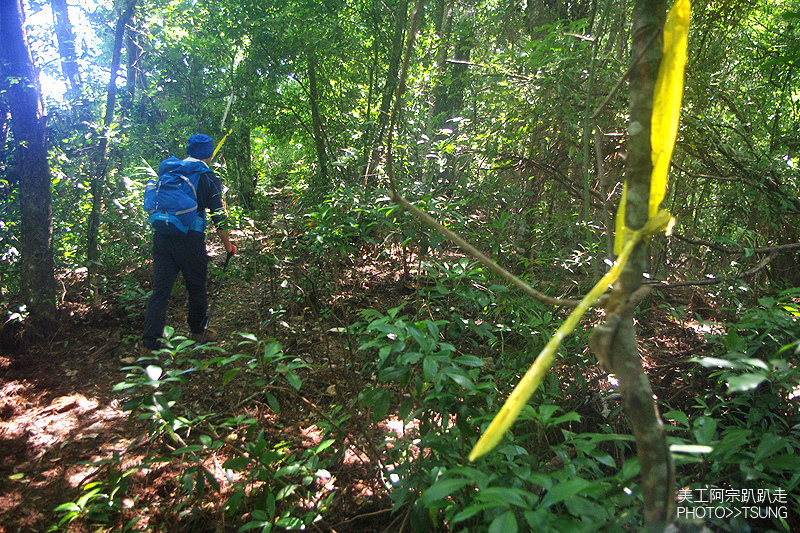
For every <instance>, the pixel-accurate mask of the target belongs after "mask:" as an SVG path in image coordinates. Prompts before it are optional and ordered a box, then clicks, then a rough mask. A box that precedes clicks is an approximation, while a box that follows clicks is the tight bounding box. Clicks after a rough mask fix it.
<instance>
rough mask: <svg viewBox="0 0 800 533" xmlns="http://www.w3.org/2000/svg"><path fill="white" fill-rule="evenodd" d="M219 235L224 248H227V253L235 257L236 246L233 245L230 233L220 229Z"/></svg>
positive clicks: (218, 230)
mask: <svg viewBox="0 0 800 533" xmlns="http://www.w3.org/2000/svg"><path fill="white" fill-rule="evenodd" d="M217 235H219V238H220V240H221V241H222V244H223V246H225V251H226V252H228V253H229V254H231V255H235V254H236V246H234V245H233V243H232V242H231V236H230V234H229V233H228V230H225V229H219V228H218V229H217Z"/></svg>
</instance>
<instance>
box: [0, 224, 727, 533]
mask: <svg viewBox="0 0 800 533" xmlns="http://www.w3.org/2000/svg"><path fill="white" fill-rule="evenodd" d="M250 243H251V244H252V245H257V244H258V241H257V240H252V239H251V241H250ZM210 253H212V254H215V257H212V261H214V262H215V263H219V262H220V261H221V255H222V254H221V252H220V250H219V248H218V247H217V248H214V247H212V248H211V249H210ZM246 258H247V255H246V254H243V258H242V259H239V258H235V259H234V263H232V265H233V264H235V262H236V261H245V260H246ZM359 264H360V266H359V268H360V269H361V270H362V272H361V273H360V274H359V276H355V278H358V282H357V283H354V284H353V285H352V286H351V287H350V289H349V290H348V291H346V292H347V293H346V294H340V295H338V298H341V299H343V300H344V303H343V304H342V305H343V306H345V307H347V308H348V309H349V313H350V316H351V317H356V316H357V313H358V311H359V310H361V309H368V308H376V309H388V308H390V307H392V306H393V304H394V305H396V303H397V302H400V301H402V299H403V298H404V297H406V296H407V295H408V293H409V292H410V290H409V289H408V287H407V286H405V285H406V282H403V281H401V280H400V274H401V272H398V271H397V269H396V268H392V266H391V265H390V264H388V263H385V262H384V263H380V262H378V261H377V260H376V261H369V260H368V261H364V262H360V263H359ZM396 264H397V263H395V265H396ZM243 266H244V265H238V267H239V268H240V269H242V267H243ZM147 268H148V266H147V265H144V266H143V267H142V273H141V275H142V276H145V279H147V278H146V277H147V276H148V275H149V274H148V272H147ZM240 272H241V270H240ZM355 278H354V279H355ZM246 279H247V277H246V276H238V277H237V276H235V275H234V276H230V277H229V278H228V279H226V281H225V285H224V286H223V288H222V290H221V293H220V296H219V299H218V300H217V302H216V310H215V315H214V317H213V318H212V324H211V326H212V327H214V328H216V329H217V331H218V332H219V334H220V338H221V340H220V342H219V344H220V345H222V346H227V347H231V348H232V347H234V346H235V343H236V338H235V333H234V332H237V331H243V332H253V333H256V334H261V335H263V336H265V337H267V336H274V337H276V338H277V340H278V341H279V342H280V343H281V344H282V345H283V347H284V351H285V353H287V354H291V355H295V356H297V357H301V358H303V359H304V360H313V361H317V362H322V361H325V362H326V364H317V365H313V366H312V370H311V371H310V372H309V373H306V374H305V375H304V376H303V389H302V391H303V395H302V396H300V395H295V396H291V395H289V396H286V397H283V398H280V400H281V402H282V403H285V404H287V405H293V406H294V407H293V408H286V409H282V411H281V414H280V420H275V418H274V415H272V414H268V413H266V409H265V410H264V411H265V412H264V413H263V416H264V417H265V419H268V417H269V416H272V417H273V418H269V420H272V421H273V422H274V424H273V425H272V426H271V428H272V429H271V431H273V432H275V438H285V439H287V440H288V441H290V442H293V443H295V444H296V445H297V446H298V447H302V446H303V445H304V443H305V445H308V444H309V443H312V442H315V439H316V438H317V437H318V435H316V434H315V432H316V431H317V430H318V428H316V426H315V425H314V422H313V420H314V418H315V415H316V413H315V412H313V411H314V410H315V409H317V406H318V405H322V406H326V405H328V404H329V403H330V402H331V401H332V397H333V396H336V397H337V400H338V401H339V402H340V403H341V402H343V401H344V400H343V399H342V396H346V395H348V394H350V395H354V394H357V393H358V391H357V390H352V388H351V387H348V386H347V384H346V383H343V381H342V379H343V377H342V376H341V375H337V371H336V365H335V364H331V361H335V360H337V358H339V357H341V356H343V352H344V351H345V350H346V349H347V348H346V341H345V339H343V338H341V337H342V336H341V335H339V336H337V335H336V334H331V333H329V331H332V330H333V329H334V328H337V327H340V326H342V323H341V318H340V317H339V318H337V317H336V316H329V317H328V318H327V319H322V318H320V317H319V316H314V314H313V313H312V312H311V311H309V310H308V309H305V308H298V309H296V310H295V312H294V313H290V316H287V317H286V319H285V320H284V321H281V322H280V325H276V324H273V327H272V328H271V329H270V331H263V330H262V325H263V322H264V310H265V308H266V305H267V304H265V301H266V300H268V299H269V297H270V295H269V292H270V287H269V286H268V285H267V284H265V283H264V280H263V279H259V277H258V276H254V277H251V278H250V279H251V281H247V280H246ZM179 283H180V280H179ZM215 289H216V279H213V278H212V279H210V280H209V298H211V297H213V293H214V290H215ZM685 296H686V301H682V302H678V301H676V302H671V304H673V305H679V304H685V305H689V306H692V305H694V306H695V307H697V306H703V305H704V304H702V302H701V301H700V300H698V299H697V298H695V299H694V300H692V299H691V298H690V293H688V292H687V293H685ZM67 300H69V297H68V298H67ZM184 305H185V294H183V295H182V294H181V293H180V291H177V292H176V294H175V295H173V299H172V301H171V304H170V310H169V323H170V324H171V325H173V326H175V328H176V330H178V331H181V328H183V329H185V325H184V322H183V316H184V311H183V306H184ZM63 307H64V312H65V313H67V314H68V315H69V317H68V318H67V319H65V320H64V321H63V325H62V327H61V329H60V330H58V331H57V332H55V334H54V335H52V336H51V337H49V338H47V339H45V340H42V339H40V340H38V341H35V342H31V343H28V344H25V345H23V346H20V347H18V348H19V349H18V350H16V351H14V352H13V353H4V354H2V355H0V532H2V533H16V532H43V531H46V530H47V529H48V528H49V527H50V526H52V525H53V524H55V523H57V521H58V518H59V514H58V513H55V512H54V509H55V508H56V507H57V506H58V505H60V504H63V503H65V502H70V501H76V499H77V498H78V497H79V496H80V495H81V493H82V492H81V487H82V486H84V485H85V484H86V483H87V482H91V481H93V480H94V479H95V477H96V476H97V475H98V472H99V470H98V466H97V465H96V464H93V463H97V462H98V461H100V460H110V459H112V458H113V457H114V454H115V453H116V454H122V453H123V452H124V451H125V450H126V448H128V447H129V446H130V445H131V444H132V443H133V442H134V439H135V438H137V437H138V436H140V435H142V434H144V433H146V430H145V429H144V427H143V425H142V424H141V423H136V422H131V421H129V420H128V416H127V415H128V413H126V412H125V411H123V409H122V403H123V401H124V400H123V399H122V398H121V395H120V393H118V392H115V391H114V390H113V389H114V385H115V384H117V383H119V382H120V381H122V380H123V378H124V377H125V371H124V370H121V369H122V368H123V367H125V366H126V361H128V362H129V361H132V359H130V358H135V357H137V356H138V350H137V348H136V344H135V343H136V340H137V338H138V335H139V332H140V328H141V322H142V317H141V313H139V314H135V315H134V316H130V315H129V314H128V313H127V312H125V311H123V310H122V309H121V308H120V307H119V306H118V305H112V304H110V303H109V304H106V305H104V306H99V307H96V308H94V309H90V308H88V307H86V306H83V305H79V304H77V303H69V301H67V302H66V303H65V304H64V306H63ZM653 308H654V309H656V306H655V305H653ZM140 311H142V310H140ZM710 311H713V310H712V309H711V308H710V307H708V308H706V309H688V313H687V315H688V316H694V315H693V312H699V313H700V314H703V313H708V312H710ZM651 318H652V320H651V321H650V323H649V324H647V325H645V327H644V328H643V330H642V331H641V333H642V335H641V338H642V339H644V340H643V341H642V343H641V344H642V349H643V353H644V356H645V365H646V367H647V370H648V373H649V375H650V377H651V380H652V381H653V383H654V388H655V389H656V393H657V394H664V395H668V396H673V397H674V396H683V397H685V398H691V397H693V395H694V391H693V390H692V388H693V384H692V383H684V382H682V381H681V379H682V378H681V373H680V372H679V366H680V364H681V361H685V360H686V359H687V358H688V357H691V356H694V355H698V353H700V352H702V351H703V350H704V349H705V346H706V345H705V343H704V340H703V334H704V333H705V332H704V331H701V330H700V328H699V327H695V326H693V325H692V324H691V323H690V322H684V323H681V324H679V323H677V321H676V320H675V319H674V318H671V317H670V316H668V315H667V314H666V313H657V314H654V315H653V316H652V317H651ZM706 327H707V325H706ZM337 354H338V355H337ZM676 354H677V355H678V357H676ZM339 374H340V373H339ZM220 377H221V376H219V375H216V374H215V373H214V372H208V373H204V374H203V375H201V376H199V377H195V378H192V379H193V380H194V381H193V382H192V383H191V384H190V386H188V387H187V390H186V391H185V393H186V394H189V395H191V396H195V397H196V398H198V401H203V400H208V398H209V396H214V395H215V394H216V395H217V396H218V393H216V392H215V391H218V382H219V379H220ZM332 387H333V388H332ZM246 393H247V392H246V391H242V390H238V391H234V392H233V394H234V395H235V397H233V398H218V397H215V398H214V400H213V401H215V402H216V403H217V404H223V403H230V404H231V405H238V404H240V402H241V401H242V395H243V394H246ZM388 431H389V430H388V429H387V432H388ZM374 438H375V440H376V443H377V444H381V443H382V442H383V441H384V439H385V435H383V434H376V435H374ZM134 449H135V447H134ZM142 453H143V452H142ZM126 457H128V458H127V459H124V460H126V461H135V460H136V457H135V454H133V456H131V454H128V456H126ZM345 462H346V463H347V464H346V465H343V466H342V468H341V469H339V470H337V471H335V472H333V474H334V477H333V480H332V481H331V483H333V482H334V481H335V485H336V486H335V487H331V486H329V487H327V489H328V490H329V491H332V492H335V493H336V495H335V497H334V499H333V502H334V503H333V505H332V506H331V511H330V513H329V514H328V516H327V517H326V523H325V524H324V525H322V526H321V527H319V528H317V530H320V531H323V530H324V531H339V532H342V531H350V532H358V531H371V532H377V531H399V530H400V527H399V524H396V525H395V526H393V525H392V524H393V520H395V517H394V516H392V515H391V514H390V509H391V501H390V500H389V498H388V497H387V494H386V492H385V490H384V491H383V493H381V486H382V485H381V484H380V483H378V482H377V481H376V480H375V479H373V478H374V477H375V476H376V474H375V472H376V469H375V468H374V466H373V465H370V464H369V459H368V457H366V456H364V457H361V456H358V455H357V454H355V455H354V456H351V457H350V458H349V459H348V460H347V461H345ZM218 466H219V465H217V467H218ZM175 477H176V474H175V472H174V471H170V470H169V469H163V470H160V471H150V472H149V473H147V474H142V475H141V476H140V479H138V481H135V482H132V484H131V487H130V488H129V490H128V494H127V496H126V498H125V500H124V501H123V507H125V508H126V512H128V513H129V516H135V515H136V513H139V514H138V516H140V518H142V519H143V521H140V523H139V527H143V526H147V524H148V521H149V524H150V526H151V527H156V526H158V529H159V530H165V531H180V530H181V525H180V524H177V523H173V524H170V520H174V519H175V518H174V517H172V518H170V517H169V516H168V515H169V510H170V505H169V501H168V500H169V498H170V490H172V489H171V487H174V486H175ZM223 477H224V476H223ZM159 502H160V503H159ZM148 513H149V515H148ZM209 513H210V514H209V515H208V518H209V521H208V523H207V524H206V527H203V528H199V529H198V528H195V529H193V530H198V531H223V530H226V529H225V528H224V523H220V522H219V521H218V519H216V518H213V516H214V515H213V512H212V511H209ZM84 527H85V525H82V524H81V522H80V521H76V522H74V523H73V524H72V525H71V526H70V529H69V530H70V531H83V530H84V529H83V528H84Z"/></svg>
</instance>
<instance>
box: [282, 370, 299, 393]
mask: <svg viewBox="0 0 800 533" xmlns="http://www.w3.org/2000/svg"><path fill="white" fill-rule="evenodd" d="M284 375H285V377H286V381H288V382H289V385H291V386H292V387H294V388H295V390H300V387H301V386H302V385H303V380H302V379H300V376H298V375H297V374H295V373H294V372H286V374H284Z"/></svg>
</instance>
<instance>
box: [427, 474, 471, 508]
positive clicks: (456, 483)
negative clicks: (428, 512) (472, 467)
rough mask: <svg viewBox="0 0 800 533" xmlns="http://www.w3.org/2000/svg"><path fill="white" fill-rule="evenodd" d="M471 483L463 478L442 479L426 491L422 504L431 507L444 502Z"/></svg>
mask: <svg viewBox="0 0 800 533" xmlns="http://www.w3.org/2000/svg"><path fill="white" fill-rule="evenodd" d="M471 481H472V480H470V479H467V478H463V477H457V478H441V479H439V480H438V481H436V483H434V484H433V485H432V486H431V487H430V488H429V489H428V490H426V491H425V494H424V495H423V496H422V503H424V504H425V505H426V506H429V505H431V504H432V503H434V502H437V501H439V500H443V499H444V498H446V497H448V496H450V495H451V494H453V493H454V492H455V491H457V490H459V489H460V488H462V487H464V486H465V485H467V484H469V483H470V482H471Z"/></svg>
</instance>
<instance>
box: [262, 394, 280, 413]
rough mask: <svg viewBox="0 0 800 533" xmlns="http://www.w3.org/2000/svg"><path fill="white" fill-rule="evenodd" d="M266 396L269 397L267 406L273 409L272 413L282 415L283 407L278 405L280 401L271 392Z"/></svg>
mask: <svg viewBox="0 0 800 533" xmlns="http://www.w3.org/2000/svg"><path fill="white" fill-rule="evenodd" d="M264 395H265V396H266V397H267V405H269V408H270V409H272V412H273V413H275V414H276V415H279V414H281V405H280V404H279V403H278V399H277V398H275V396H274V395H273V394H272V393H270V392H267V393H265V394H264Z"/></svg>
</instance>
